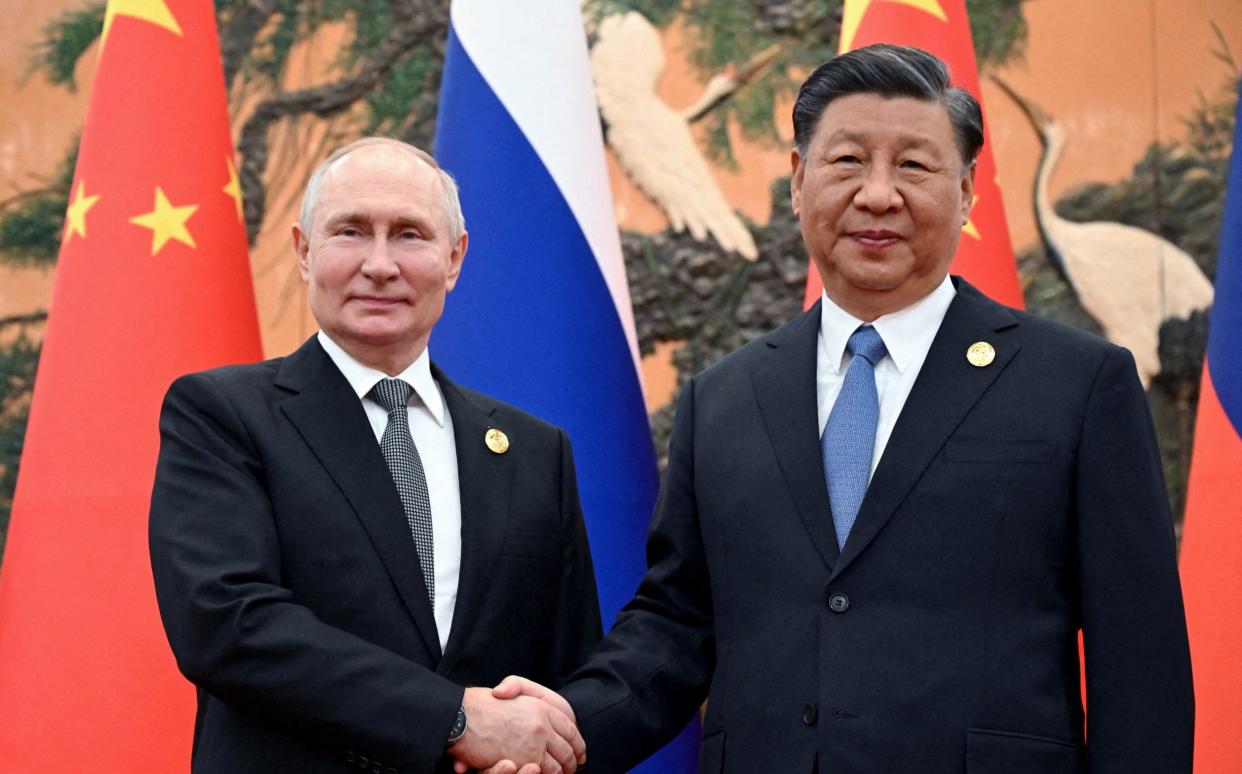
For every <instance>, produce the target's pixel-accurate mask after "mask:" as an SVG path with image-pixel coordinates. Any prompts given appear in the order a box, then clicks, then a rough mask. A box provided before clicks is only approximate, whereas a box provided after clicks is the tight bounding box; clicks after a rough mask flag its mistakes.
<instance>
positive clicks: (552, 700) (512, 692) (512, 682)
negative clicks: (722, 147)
mask: <svg viewBox="0 0 1242 774" xmlns="http://www.w3.org/2000/svg"><path fill="white" fill-rule="evenodd" d="M492 696H494V697H496V698H497V699H514V698H517V697H518V696H530V697H531V698H533V699H539V700H540V701H543V702H546V703H548V704H550V705H552V706H553V707H555V708H556V709H558V710H560V711H561V712H562V713H563V714H564V715H565V717H567V718H569V719H570V720H571V721H573V722H574V723H577V722H578V719H577V718H576V717H575V716H574V708H573V707H571V706H569V702H567V701H565V700H564V699H563V698H561V695H560V694H559V693H557V692H556V691H554V690H552V689H551V688H545V687H543V686H542V685H540V684H539V683H537V682H535V681H534V680H527V679H526V678H525V677H518V676H517V675H509V676H508V677H506V678H505V679H504V680H501V681H500V685H497V686H496V687H495V688H493V689H492ZM585 762H586V761H585V759H583V760H580V761H578V765H579V766H581V765H582V764H583V763H585Z"/></svg>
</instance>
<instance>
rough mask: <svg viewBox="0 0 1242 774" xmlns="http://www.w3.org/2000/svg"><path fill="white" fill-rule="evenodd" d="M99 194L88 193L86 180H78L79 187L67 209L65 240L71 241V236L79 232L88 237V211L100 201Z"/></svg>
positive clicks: (80, 234)
mask: <svg viewBox="0 0 1242 774" xmlns="http://www.w3.org/2000/svg"><path fill="white" fill-rule="evenodd" d="M99 198H100V197H99V194H95V195H93V196H87V195H86V181H85V180H79V181H78V189H77V191H75V192H74V194H73V201H71V202H69V209H68V210H66V211H65V242H66V243H67V242H68V241H69V237H71V236H73V235H74V234H77V235H78V236H80V237H82V238H83V239H85V238H86V213H88V212H90V211H91V207H94V206H95V205H96V204H98V203H99Z"/></svg>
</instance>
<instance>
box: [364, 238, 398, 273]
mask: <svg viewBox="0 0 1242 774" xmlns="http://www.w3.org/2000/svg"><path fill="white" fill-rule="evenodd" d="M362 273H363V275H364V276H366V277H368V278H370V279H372V280H375V281H377V282H384V281H386V280H390V279H393V278H394V277H396V276H397V275H398V274H400V273H401V270H400V268H399V267H398V266H397V262H396V261H395V260H393V254H392V248H391V246H390V245H389V244H388V240H387V239H385V238H384V237H383V235H382V234H381V235H377V236H376V237H375V238H374V239H372V240H371V244H370V245H369V246H368V247H367V255H366V258H365V259H364V260H363V261H362Z"/></svg>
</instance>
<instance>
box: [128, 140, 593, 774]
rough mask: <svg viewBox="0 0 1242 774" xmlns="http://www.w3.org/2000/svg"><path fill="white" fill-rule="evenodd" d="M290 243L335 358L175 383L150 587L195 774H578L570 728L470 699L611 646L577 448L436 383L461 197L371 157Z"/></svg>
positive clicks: (313, 198) (357, 152)
mask: <svg viewBox="0 0 1242 774" xmlns="http://www.w3.org/2000/svg"><path fill="white" fill-rule="evenodd" d="M293 239H294V245H295V248H296V250H297V255H298V261H299V266H300V268H301V272H302V276H303V278H304V279H305V281H306V282H307V284H308V296H309V300H310V306H311V311H312V313H313V314H314V317H315V319H316V321H317V322H318V323H319V325H320V327H321V331H320V333H319V334H318V335H316V336H314V337H312V338H311V339H310V340H308V341H307V342H306V343H305V344H303V345H302V347H301V348H299V349H298V350H297V351H296V352H294V353H293V354H291V355H289V356H288V357H284V358H278V359H275V360H271V361H268V362H265V363H259V364H255V365H247V366H239V367H231V368H221V369H217V370H214V371H207V372H204V373H198V374H191V375H189V376H185V377H182V378H181V379H179V380H177V382H176V383H174V384H173V386H172V388H171V389H170V390H169V392H168V396H167V399H166V401H165V404H164V409H163V413H162V415H161V418H160V432H161V438H162V442H161V447H160V456H159V465H158V470H157V474H156V482H155V490H154V493H153V495H152V502H151V525H150V543H151V561H152V569H153V571H154V576H155V582H156V592H157V595H158V599H159V606H160V611H161V614H162V616H163V619H164V625H165V628H166V630H167V633H168V638H169V642H170V643H171V645H172V648H173V651H174V653H175V655H176V657H177V663H178V665H179V666H180V668H181V670H182V671H183V672H184V674H185V675H186V677H187V678H189V679H190V680H191V681H192V682H193V683H194V684H195V686H197V689H198V716H197V719H196V723H195V732H194V750H193V759H192V770H193V771H194V772H201V773H202V774H214V773H216V772H219V773H220V774H246V773H247V772H254V774H258V773H259V772H262V773H263V774H271V773H272V772H299V774H300V773H302V772H324V773H326V772H343V771H350V770H357V769H359V768H361V769H364V770H366V771H372V772H389V773H391V772H415V773H419V774H430V773H431V772H438V771H451V770H452V763H453V760H454V759H457V760H459V761H462V762H464V764H466V765H471V766H473V765H481V764H483V763H491V762H493V761H494V760H495V759H496V758H497V757H498V756H499V755H500V752H501V750H502V749H503V751H504V754H505V755H507V756H508V757H509V758H511V759H513V760H514V761H516V762H517V763H526V762H532V763H537V764H541V765H542V769H543V771H545V772H559V771H562V770H564V771H566V772H572V771H573V770H574V769H575V767H576V765H577V763H578V761H579V760H580V759H581V757H582V753H583V750H582V741H581V737H580V736H579V735H578V733H577V730H576V728H575V727H574V726H573V723H572V722H571V721H570V720H569V718H567V717H566V716H565V715H564V714H563V713H561V712H559V711H557V710H554V709H551V708H550V707H548V706H547V705H546V704H544V703H542V702H539V701H537V700H534V699H528V698H525V697H523V698H522V699H521V700H520V702H510V701H501V700H498V699H495V698H493V697H492V696H491V694H490V693H489V692H488V691H487V690H485V689H482V688H465V687H463V686H467V685H491V684H494V683H495V682H496V681H497V680H499V679H500V678H502V677H503V676H504V675H506V674H509V673H512V672H521V673H530V674H532V675H535V674H537V675H540V676H541V678H542V679H544V680H547V681H548V682H549V683H550V684H554V685H556V684H559V683H560V682H562V681H563V680H564V679H565V677H566V676H567V675H568V674H569V672H570V671H571V670H572V669H573V668H574V667H576V666H578V665H579V664H580V663H581V662H582V661H583V660H584V659H585V656H586V655H587V654H588V653H589V652H590V649H591V648H592V646H594V645H595V644H596V643H597V642H598V640H599V637H600V635H601V632H600V618H599V609H598V602H597V600H596V592H595V581H594V575H593V572H592V567H591V559H590V555H589V551H588V548H587V540H586V534H585V530H584V527H583V522H582V514H581V511H580V507H579V502H578V493H577V484H576V480H575V474H574V466H573V458H572V454H571V451H570V446H569V439H568V438H567V437H566V436H565V433H564V432H562V431H561V430H559V429H557V428H555V427H552V426H550V425H547V424H545V423H543V422H541V421H539V420H538V419H536V418H534V417H532V416H530V415H528V414H525V413H523V412H521V411H519V410H518V409H516V408H514V407H512V406H508V405H505V404H503V403H500V402H498V401H495V400H492V399H491V398H488V397H486V396H484V395H480V394H478V393H475V392H472V391H470V390H468V389H466V388H464V387H460V386H458V385H456V384H454V383H453V382H452V381H450V380H449V378H448V377H447V376H446V375H445V374H444V373H442V372H441V371H439V370H438V369H437V368H436V367H435V366H434V365H432V364H431V363H430V361H429V359H428V358H429V356H428V353H427V341H428V337H429V335H430V334H431V330H432V326H433V325H434V324H435V322H436V320H437V319H438V318H439V317H440V313H441V311H442V309H443V305H444V301H445V295H446V293H447V292H448V291H450V290H451V289H452V288H453V285H454V284H455V282H456V280H457V277H458V273H459V271H460V269H461V264H462V259H463V257H464V255H465V252H466V246H467V235H466V232H465V230H464V227H463V222H462V217H461V210H460V204H459V203H458V200H457V192H456V186H455V185H454V183H453V181H452V178H450V177H449V176H448V175H447V174H446V173H444V172H443V171H441V170H440V169H439V167H438V166H437V165H436V163H435V161H434V160H433V159H432V158H431V157H430V156H428V155H427V154H425V153H423V152H422V151H420V150H418V149H416V148H413V147H411V146H408V145H406V144H404V143H399V142H396V141H393V140H383V139H376V138H372V139H367V140H362V141H359V142H357V143H354V144H352V145H349V146H346V147H345V148H342V149H341V150H339V151H337V152H336V153H334V154H333V155H332V156H330V157H329V158H328V159H327V160H326V161H325V162H324V163H323V164H322V165H321V166H320V167H319V168H318V169H317V170H316V171H315V173H314V174H313V175H312V177H311V180H310V183H309V184H308V186H307V191H306V194H305V196H304V199H303V207H302V217H301V221H300V222H299V223H298V224H297V225H295V226H294V229H293ZM480 356H484V355H483V354H482V353H480Z"/></svg>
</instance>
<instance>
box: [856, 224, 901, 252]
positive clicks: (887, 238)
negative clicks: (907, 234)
mask: <svg viewBox="0 0 1242 774" xmlns="http://www.w3.org/2000/svg"><path fill="white" fill-rule="evenodd" d="M849 237H850V239H853V240H854V241H855V242H858V243H859V244H860V245H862V246H863V247H868V248H872V249H876V250H879V249H882V248H885V247H889V246H890V245H894V244H896V243H897V242H898V241H899V240H900V239H901V235H900V234H898V233H897V232H896V231H888V230H886V229H866V230H863V231H851V232H849Z"/></svg>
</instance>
